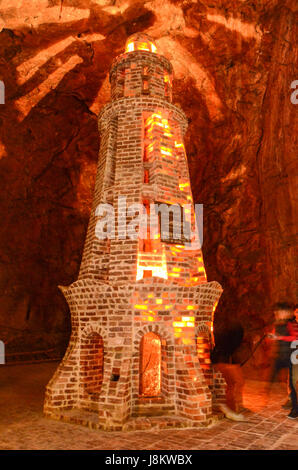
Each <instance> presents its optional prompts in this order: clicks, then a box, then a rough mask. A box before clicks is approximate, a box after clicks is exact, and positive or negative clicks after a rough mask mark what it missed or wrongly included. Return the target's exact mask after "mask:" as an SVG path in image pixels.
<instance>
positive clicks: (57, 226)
mask: <svg viewBox="0 0 298 470" xmlns="http://www.w3.org/2000/svg"><path fill="white" fill-rule="evenodd" d="M0 30H1V32H0V79H1V80H2V81H3V82H4V84H5V104H4V105H0V123H1V129H0V132H1V134H0V139H1V141H0V181H1V191H0V211H1V226H0V246H1V255H0V263H1V264H0V296H1V300H0V339H1V340H3V341H4V342H5V343H6V349H7V352H8V353H12V352H30V351H39V350H45V349H50V350H51V349H52V350H54V351H56V352H57V354H62V353H63V351H64V350H65V347H66V345H67V340H68V336H69V331H70V318H69V311H68V307H67V304H66V302H65V301H64V298H63V297H62V295H61V294H60V292H59V290H58V288H57V286H58V285H68V284H70V283H71V282H73V281H74V280H75V279H76V277H77V274H78V270H79V265H80V260H81V255H82V249H83V243H84V237H85V233H86V228H87V223H88V218H89V211H90V207H91V201H92V192H93V186H94V180H95V171H96V163H97V157H98V148H99V143H100V142H99V137H98V131H97V113H98V111H99V110H100V109H101V107H102V106H103V105H104V104H105V103H106V102H107V101H109V98H110V95H109V81H108V72H109V68H110V65H111V62H112V60H113V58H114V57H115V56H117V55H119V54H120V53H122V52H123V49H124V45H125V41H126V39H127V37H128V36H130V35H131V34H133V33H134V32H137V31H143V32H146V33H148V34H150V35H151V36H152V37H153V38H154V39H155V40H156V42H157V46H158V49H159V52H160V53H161V54H163V55H165V56H166V57H167V58H168V59H170V60H171V62H172V64H173V66H174V72H175V80H174V83H173V86H174V99H173V102H174V103H179V104H180V105H181V107H182V108H183V110H184V111H185V113H186V115H187V117H188V119H189V128H188V131H187V134H186V151H187V155H188V159H189V167H190V175H191V184H192V190H193V195H194V199H195V202H197V203H202V204H204V244H203V253H204V261H205V266H206V271H207V276H208V280H210V281H211V280H217V281H218V282H220V284H221V285H222V286H223V289H224V292H223V295H222V297H221V300H220V303H219V305H218V308H217V312H216V324H217V327H218V328H221V327H224V326H225V325H226V324H227V323H228V322H229V321H230V319H231V318H233V319H234V318H237V319H240V320H241V322H242V323H243V324H244V327H245V332H246V335H245V344H244V348H243V352H242V353H243V358H244V359H245V358H246V357H247V356H248V354H249V352H250V351H251V348H253V345H254V344H255V342H256V341H257V340H258V339H259V338H261V336H262V335H263V333H264V331H266V330H267V329H268V328H269V327H270V324H271V323H272V320H273V313H272V305H273V304H274V303H275V302H277V301H289V302H296V301H297V297H296V295H297V268H296V266H297V121H295V119H297V106H295V105H294V104H293V103H292V102H291V99H290V97H291V93H292V92H293V90H291V83H292V82H293V81H294V80H295V79H298V76H297V70H296V75H295V66H296V64H297V47H296V44H295V41H296V39H297V36H298V35H297V2H296V0H284V1H281V0H202V1H195V0H183V1H182V0H153V1H144V0H143V1H133V0H30V1H29V0H3V1H1V2H0ZM295 124H296V128H295ZM295 147H296V152H295ZM269 349H270V345H269V343H268V342H266V341H265V342H263V344H262V346H261V347H260V348H259V349H258V351H257V353H256V355H255V356H254V358H253V359H251V360H250V361H249V370H250V371H254V374H255V376H258V377H260V376H262V374H263V372H264V370H265V369H266V367H267V366H268V361H269V359H268V351H269Z"/></svg>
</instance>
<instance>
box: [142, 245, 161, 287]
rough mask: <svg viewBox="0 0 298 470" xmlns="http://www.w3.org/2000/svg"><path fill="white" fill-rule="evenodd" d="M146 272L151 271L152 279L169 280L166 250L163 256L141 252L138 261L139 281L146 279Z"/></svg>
mask: <svg viewBox="0 0 298 470" xmlns="http://www.w3.org/2000/svg"><path fill="white" fill-rule="evenodd" d="M145 271H151V272H152V277H161V278H162V279H168V270H167V259H166V253H165V250H164V249H163V251H162V253H161V254H155V253H152V252H148V253H146V252H140V251H139V253H138V259H137V278H136V279H137V281H139V280H140V279H143V278H144V272H145Z"/></svg>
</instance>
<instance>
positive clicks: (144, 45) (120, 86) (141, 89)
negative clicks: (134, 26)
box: [110, 33, 173, 102]
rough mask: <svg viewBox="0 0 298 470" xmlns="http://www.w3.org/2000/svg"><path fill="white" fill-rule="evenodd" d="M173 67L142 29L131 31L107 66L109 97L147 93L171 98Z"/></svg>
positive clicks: (156, 96) (136, 95) (167, 99)
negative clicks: (140, 31) (137, 31)
mask: <svg viewBox="0 0 298 470" xmlns="http://www.w3.org/2000/svg"><path fill="white" fill-rule="evenodd" d="M172 79H173V67H172V65H171V63H170V61H169V60H168V59H167V58H166V57H164V56H162V55H160V54H159V53H158V50H157V46H156V43H155V41H154V39H152V38H151V37H150V36H149V35H148V34H146V33H135V34H133V35H132V36H130V37H129V38H128V39H127V41H126V45H125V51H124V52H123V53H122V54H120V55H119V56H117V57H116V58H115V59H114V60H113V62H112V66H111V70H110V83H111V98H112V101H115V100H118V99H122V98H132V97H140V96H142V95H149V96H151V97H152V98H161V99H165V100H166V101H169V102H171V101H172Z"/></svg>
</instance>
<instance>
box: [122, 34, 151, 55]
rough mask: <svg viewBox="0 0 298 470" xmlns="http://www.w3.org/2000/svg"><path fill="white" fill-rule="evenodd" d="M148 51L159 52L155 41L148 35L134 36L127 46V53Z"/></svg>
mask: <svg viewBox="0 0 298 470" xmlns="http://www.w3.org/2000/svg"><path fill="white" fill-rule="evenodd" d="M134 51H147V52H153V53H156V52H157V47H156V43H155V41H154V40H153V39H152V38H151V37H150V36H149V35H148V34H146V33H135V34H132V35H131V36H130V37H129V38H128V40H127V41H126V44H125V52H134Z"/></svg>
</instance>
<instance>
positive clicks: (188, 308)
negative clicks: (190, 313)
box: [186, 305, 196, 310]
mask: <svg viewBox="0 0 298 470" xmlns="http://www.w3.org/2000/svg"><path fill="white" fill-rule="evenodd" d="M195 308H196V307H195V306H194V305H188V306H187V307H186V309H187V310H194V309H195Z"/></svg>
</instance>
